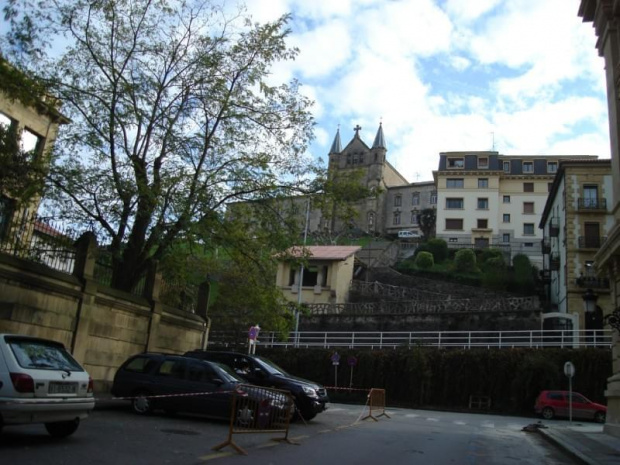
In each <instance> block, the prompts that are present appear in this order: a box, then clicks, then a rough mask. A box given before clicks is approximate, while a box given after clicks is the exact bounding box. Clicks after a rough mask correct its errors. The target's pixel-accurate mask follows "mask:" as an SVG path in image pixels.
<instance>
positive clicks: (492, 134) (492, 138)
mask: <svg viewBox="0 0 620 465" xmlns="http://www.w3.org/2000/svg"><path fill="white" fill-rule="evenodd" d="M491 151H492V152H495V133H494V132H492V133H491Z"/></svg>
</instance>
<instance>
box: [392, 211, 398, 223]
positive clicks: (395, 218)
mask: <svg viewBox="0 0 620 465" xmlns="http://www.w3.org/2000/svg"><path fill="white" fill-rule="evenodd" d="M392 224H400V212H394V218H393V220H392Z"/></svg>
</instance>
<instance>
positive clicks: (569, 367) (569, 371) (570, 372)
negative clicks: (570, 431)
mask: <svg viewBox="0 0 620 465" xmlns="http://www.w3.org/2000/svg"><path fill="white" fill-rule="evenodd" d="M564 374H565V375H566V376H567V377H568V421H569V422H570V423H572V422H573V376H575V365H573V364H572V362H566V363H565V364H564Z"/></svg>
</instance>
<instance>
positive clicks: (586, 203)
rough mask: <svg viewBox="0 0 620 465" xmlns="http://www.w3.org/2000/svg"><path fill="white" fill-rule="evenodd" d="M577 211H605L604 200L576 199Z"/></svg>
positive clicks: (605, 201) (605, 204)
mask: <svg viewBox="0 0 620 465" xmlns="http://www.w3.org/2000/svg"><path fill="white" fill-rule="evenodd" d="M577 210H579V211H591V210H604V211H606V210H607V200H606V199H602V198H601V199H590V198H588V199H577Z"/></svg>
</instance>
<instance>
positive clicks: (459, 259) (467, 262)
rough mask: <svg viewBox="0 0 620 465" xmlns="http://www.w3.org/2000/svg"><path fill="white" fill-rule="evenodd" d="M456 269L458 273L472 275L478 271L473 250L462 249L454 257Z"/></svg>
mask: <svg viewBox="0 0 620 465" xmlns="http://www.w3.org/2000/svg"><path fill="white" fill-rule="evenodd" d="M454 267H455V268H456V270H457V271H461V272H464V273H471V272H474V271H476V254H475V253H474V251H473V250H471V249H461V250H459V251H458V252H457V253H456V254H455V255H454Z"/></svg>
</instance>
